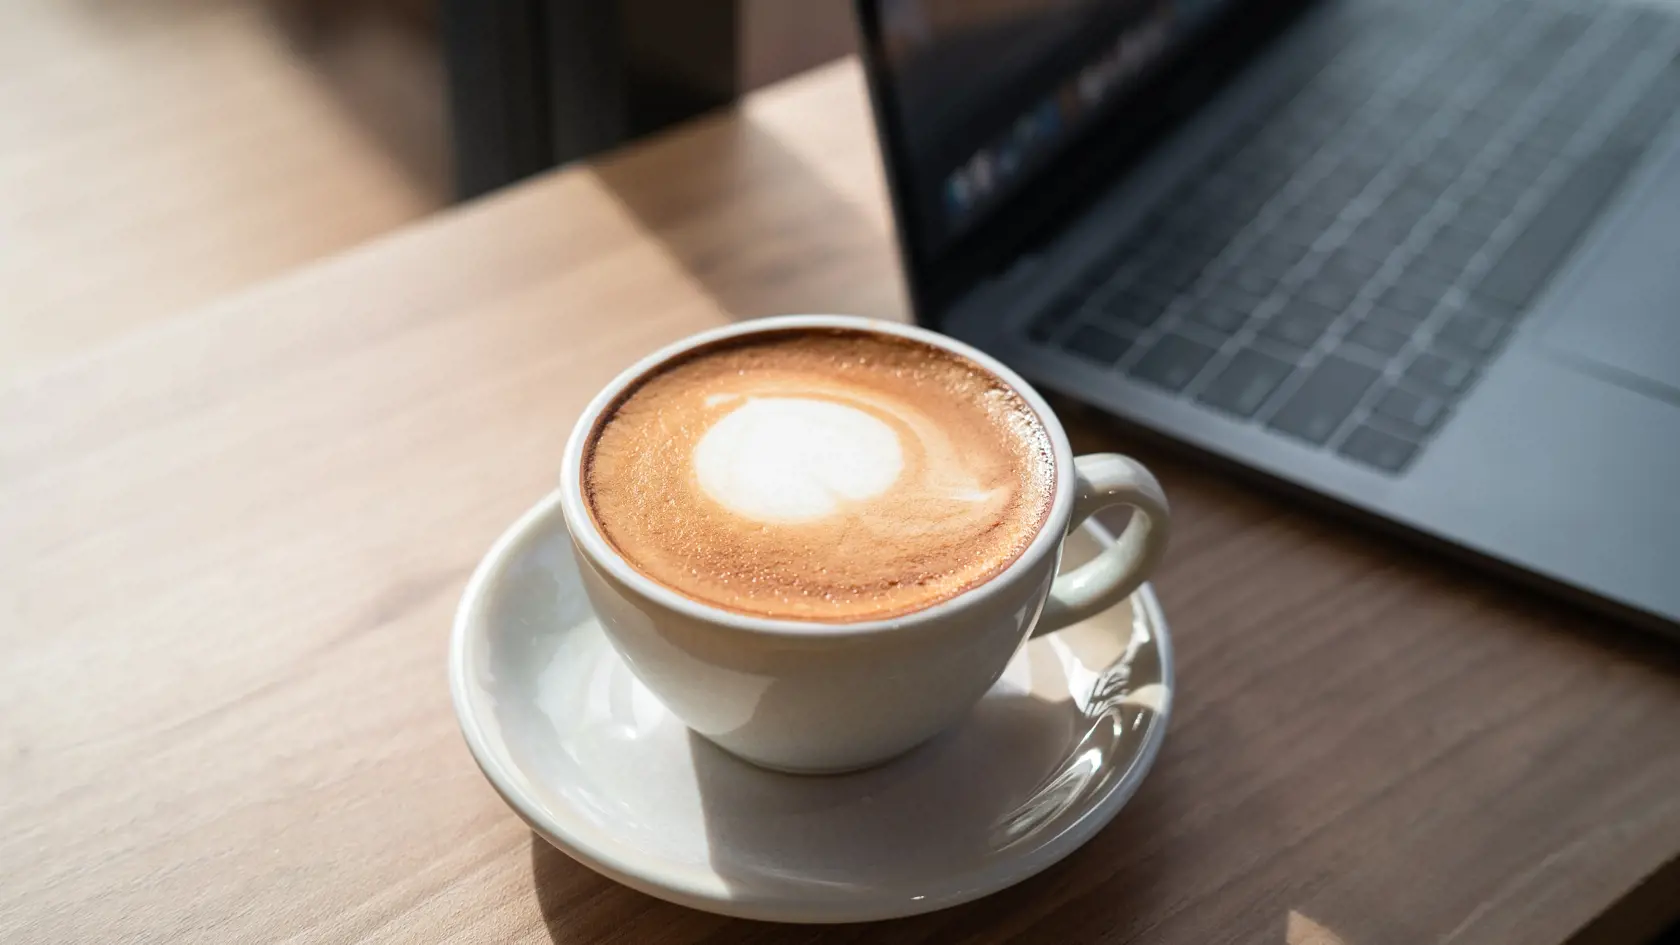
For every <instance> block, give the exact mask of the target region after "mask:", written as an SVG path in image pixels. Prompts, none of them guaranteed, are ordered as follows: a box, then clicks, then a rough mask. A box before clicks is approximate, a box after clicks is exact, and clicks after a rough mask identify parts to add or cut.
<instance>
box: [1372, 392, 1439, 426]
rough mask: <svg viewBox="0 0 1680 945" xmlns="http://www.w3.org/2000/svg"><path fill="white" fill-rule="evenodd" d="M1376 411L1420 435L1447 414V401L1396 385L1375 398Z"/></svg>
mask: <svg viewBox="0 0 1680 945" xmlns="http://www.w3.org/2000/svg"><path fill="white" fill-rule="evenodd" d="M1375 410H1376V413H1377V414H1378V415H1379V416H1382V417H1384V418H1386V419H1389V420H1392V421H1394V422H1395V423H1397V424H1399V425H1400V426H1401V427H1403V428H1405V429H1406V430H1407V431H1409V432H1411V433H1413V434H1416V435H1422V434H1425V433H1428V432H1429V431H1431V430H1433V429H1435V425H1436V424H1438V423H1440V422H1441V418H1442V417H1445V416H1446V415H1447V402H1446V401H1445V400H1442V399H1441V398H1439V397H1432V396H1430V395H1427V394H1418V393H1414V392H1412V391H1409V390H1407V389H1405V388H1404V387H1396V388H1394V389H1393V390H1390V391H1389V392H1388V393H1386V394H1384V395H1382V397H1381V398H1379V399H1378V400H1377V406H1376V408H1375Z"/></svg>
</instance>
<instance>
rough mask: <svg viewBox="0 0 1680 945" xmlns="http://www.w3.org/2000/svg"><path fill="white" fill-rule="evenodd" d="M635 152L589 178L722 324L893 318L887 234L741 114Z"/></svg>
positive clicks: (898, 289) (896, 308)
mask: <svg viewBox="0 0 1680 945" xmlns="http://www.w3.org/2000/svg"><path fill="white" fill-rule="evenodd" d="M674 134H675V135H678V136H681V138H682V145H683V146H681V147H670V146H668V145H669V141H668V139H656V140H655V142H653V146H651V147H647V146H642V147H635V148H632V149H630V150H629V151H628V152H626V153H624V154H621V155H617V156H614V157H610V158H608V159H606V160H604V161H603V162H602V163H601V164H600V165H598V166H597V167H596V168H594V174H595V176H596V178H597V179H598V180H599V181H600V182H601V184H602V185H603V187H605V188H606V190H607V191H609V192H610V193H611V194H612V195H613V196H614V197H615V198H616V199H617V200H618V201H619V203H620V204H622V205H623V206H624V208H625V209H626V210H627V211H628V212H629V213H630V214H631V215H632V216H633V217H634V218H635V219H636V220H637V221H638V222H639V223H640V224H641V225H642V226H643V227H644V228H645V229H646V231H647V233H648V234H649V235H650V236H651V237H653V238H654V239H656V240H658V241H659V242H660V243H661V244H663V245H664V246H665V248H666V249H667V250H668V251H669V252H670V253H671V256H672V257H673V258H674V259H675V260H676V261H677V262H679V263H680V264H681V265H682V266H683V268H684V269H685V270H686V271H687V272H688V273H689V274H690V275H691V276H692V277H693V278H694V280H695V282H696V283H697V284H698V285H699V286H700V287H701V288H703V289H704V290H705V292H706V293H707V294H708V295H710V296H711V297H712V299H713V300H714V301H716V302H717V304H718V306H719V307H720V308H721V309H723V310H724V311H725V312H726V313H727V314H729V315H730V316H731V317H732V318H737V319H744V318H756V317H759V316H764V315H782V314H792V313H826V312H833V313H839V314H857V315H873V316H878V317H885V318H903V317H905V315H906V313H907V312H908V307H907V305H906V303H905V301H904V292H903V286H902V280H901V278H900V276H899V273H898V269H897V264H896V262H895V260H894V257H893V248H892V240H891V238H890V234H889V233H886V232H884V231H883V230H882V229H881V227H880V225H879V224H878V223H875V222H873V221H872V220H870V219H869V218H868V217H867V216H866V215H865V214H864V213H863V212H862V211H860V210H859V209H858V208H857V207H856V206H855V205H854V204H853V203H852V202H850V201H849V200H848V199H847V198H846V197H845V196H844V195H842V194H841V193H840V192H839V191H837V190H835V188H834V187H833V186H832V185H830V184H829V183H827V182H826V181H825V180H824V179H823V177H822V175H821V174H820V173H819V172H818V171H816V170H815V169H813V168H812V167H810V166H809V165H808V164H806V163H805V162H804V161H803V160H801V159H800V158H799V157H798V156H797V155H796V154H794V153H793V152H792V151H790V150H789V149H788V148H787V147H786V146H784V145H783V144H782V143H781V142H780V141H778V140H777V139H776V138H775V137H774V136H773V135H771V134H770V133H768V132H766V131H765V130H763V129H761V128H759V127H757V126H755V125H754V124H753V122H752V120H751V118H750V117H749V116H748V115H746V114H744V113H742V112H739V111H736V112H729V113H727V114H724V115H720V116H717V117H715V118H711V119H707V120H705V121H702V122H700V123H699V124H697V125H694V126H690V127H686V128H683V129H680V130H678V131H676V132H674Z"/></svg>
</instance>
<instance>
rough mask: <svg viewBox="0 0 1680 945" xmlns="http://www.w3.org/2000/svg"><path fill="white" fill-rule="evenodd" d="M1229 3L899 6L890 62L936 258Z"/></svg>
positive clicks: (888, 15) (948, 0) (913, 185)
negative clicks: (1217, 8)
mask: <svg viewBox="0 0 1680 945" xmlns="http://www.w3.org/2000/svg"><path fill="white" fill-rule="evenodd" d="M1216 2H1218V0H1199V2H1180V3H1172V4H1163V3H1158V2H1152V0H1133V2H1128V3H1113V2H1101V0H1040V2H1034V3H1015V4H1004V3H991V4H988V3H971V2H962V0H945V2H940V0H889V2H886V3H883V4H882V6H881V31H882V43H881V52H882V56H883V65H884V68H885V69H886V70H887V71H888V72H889V73H891V75H892V83H893V88H894V89H895V94H894V95H893V103H892V107H893V109H894V112H895V114H896V116H897V122H898V125H899V127H901V128H902V129H903V137H902V142H903V156H904V161H905V164H904V170H905V171H906V173H907V174H908V175H909V176H910V177H911V180H908V181H906V185H907V191H908V192H909V193H913V194H916V195H917V196H918V197H919V198H920V201H921V202H920V203H919V205H918V207H917V214H918V215H919V216H920V218H921V219H922V220H924V221H925V224H924V226H923V227H922V229H921V232H920V233H919V234H918V235H919V238H920V239H921V241H922V243H923V246H924V248H925V249H926V250H927V251H928V252H930V253H937V252H938V251H939V250H940V249H941V248H943V247H944V246H946V245H948V244H949V243H950V241H951V240H952V239H953V238H954V237H956V236H958V235H960V234H961V233H963V232H965V231H966V230H968V229H970V228H972V227H973V226H974V225H975V224H976V223H978V222H979V221H980V220H981V219H983V218H984V217H985V216H986V215H987V214H988V212H990V211H992V210H995V209H996V208H997V206H998V205H1000V204H1001V203H1003V202H1004V201H1006V200H1007V199H1008V197H1009V196H1010V195H1011V194H1012V193H1015V192H1017V191H1018V190H1019V189H1020V187H1021V185H1022V183H1023V182H1025V181H1028V180H1030V179H1031V178H1032V177H1033V175H1034V174H1035V173H1037V172H1038V171H1040V170H1042V169H1043V168H1044V167H1046V166H1047V165H1049V164H1051V163H1052V162H1053V160H1054V159H1055V158H1056V157H1057V156H1059V155H1060V154H1061V153H1062V152H1063V151H1064V150H1065V149H1066V148H1067V146H1068V145H1069V144H1070V143H1072V142H1074V141H1077V140H1078V139H1079V138H1080V137H1081V136H1082V135H1083V134H1085V133H1087V132H1089V131H1090V130H1091V129H1092V128H1093V127H1094V126H1096V125H1098V124H1099V123H1100V122H1101V120H1102V119H1103V118H1104V117H1107V116H1108V115H1110V114H1111V113H1112V112H1113V111H1114V109H1115V106H1116V105H1117V104H1119V103H1120V102H1122V101H1123V100H1124V98H1125V95H1126V93H1127V92H1130V91H1133V90H1135V89H1136V88H1137V87H1138V86H1139V85H1140V84H1142V82H1143V81H1144V80H1145V79H1146V78H1148V77H1149V75H1150V74H1151V73H1152V71H1153V70H1154V69H1155V68H1156V67H1158V66H1159V64H1160V63H1161V61H1162V59H1163V58H1164V57H1165V56H1166V55H1167V54H1168V53H1169V52H1171V51H1172V50H1174V49H1175V48H1181V47H1182V45H1183V43H1184V41H1185V40H1186V39H1187V38H1188V36H1189V34H1190V33H1191V32H1192V30H1193V28H1194V27H1195V25H1196V24H1198V23H1201V22H1205V21H1206V19H1207V17H1208V15H1209V14H1210V13H1211V12H1212V10H1213V7H1214V5H1215V3H1216Z"/></svg>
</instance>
